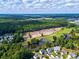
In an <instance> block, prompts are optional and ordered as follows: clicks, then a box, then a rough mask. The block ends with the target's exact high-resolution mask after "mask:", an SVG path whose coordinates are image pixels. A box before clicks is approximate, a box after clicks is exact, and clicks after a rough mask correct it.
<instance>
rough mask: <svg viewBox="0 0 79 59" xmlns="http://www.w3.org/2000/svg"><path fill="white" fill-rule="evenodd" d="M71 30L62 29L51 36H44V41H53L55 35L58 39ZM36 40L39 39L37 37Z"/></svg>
mask: <svg viewBox="0 0 79 59" xmlns="http://www.w3.org/2000/svg"><path fill="white" fill-rule="evenodd" d="M71 30H72V28H63V29H61V30H60V31H58V32H56V33H53V34H51V35H46V36H44V37H45V38H46V39H48V40H51V41H53V36H54V35H56V36H57V37H60V36H61V35H62V34H63V33H69V32H70V31H71ZM37 39H40V37H38V38H37Z"/></svg>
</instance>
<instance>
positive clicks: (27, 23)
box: [0, 19, 68, 34]
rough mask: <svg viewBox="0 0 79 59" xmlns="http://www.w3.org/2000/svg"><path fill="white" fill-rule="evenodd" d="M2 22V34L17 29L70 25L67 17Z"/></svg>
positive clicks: (0, 27)
mask: <svg viewBox="0 0 79 59" xmlns="http://www.w3.org/2000/svg"><path fill="white" fill-rule="evenodd" d="M3 21H5V22H0V34H5V33H14V32H17V31H20V32H26V31H34V30H40V29H45V28H51V27H61V26H62V27H64V26H68V21H67V20H65V19H52V20H45V19H44V20H17V19H14V20H12V21H10V20H9V21H8V20H6V19H4V20H3Z"/></svg>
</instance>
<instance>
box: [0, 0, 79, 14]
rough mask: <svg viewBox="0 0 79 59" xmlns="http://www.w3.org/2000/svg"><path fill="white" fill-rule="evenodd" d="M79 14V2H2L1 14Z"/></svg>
mask: <svg viewBox="0 0 79 59" xmlns="http://www.w3.org/2000/svg"><path fill="white" fill-rule="evenodd" d="M41 13H43V14H45V13H46V14H48V13H51V14H54V13H79V0H0V14H41Z"/></svg>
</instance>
